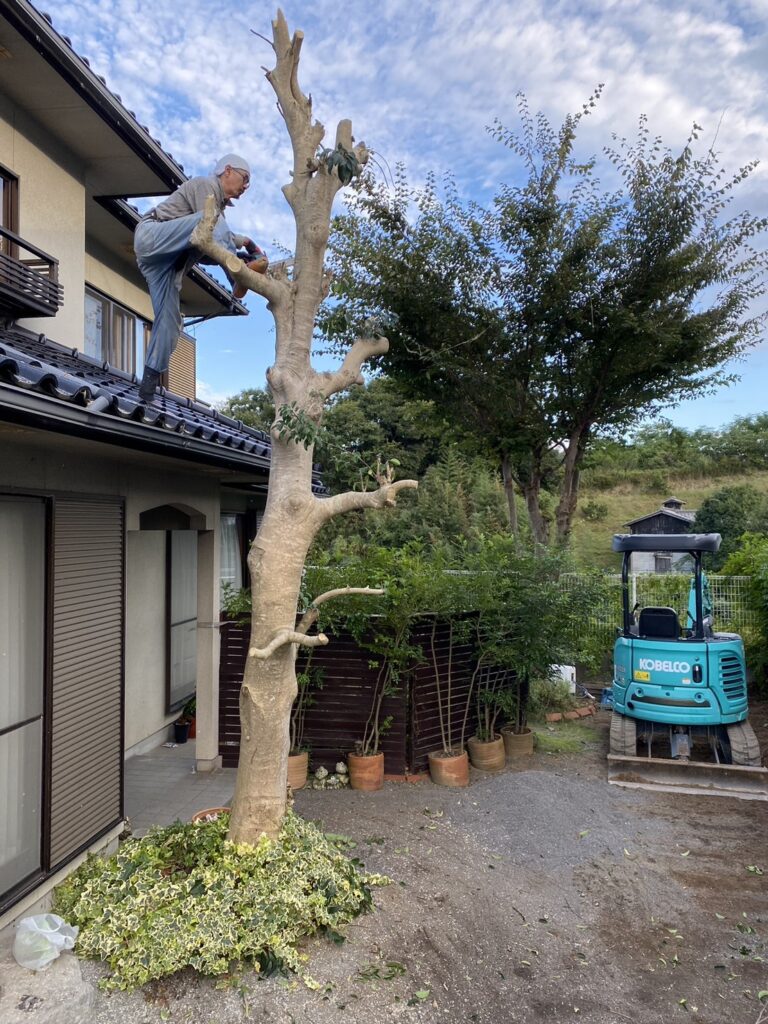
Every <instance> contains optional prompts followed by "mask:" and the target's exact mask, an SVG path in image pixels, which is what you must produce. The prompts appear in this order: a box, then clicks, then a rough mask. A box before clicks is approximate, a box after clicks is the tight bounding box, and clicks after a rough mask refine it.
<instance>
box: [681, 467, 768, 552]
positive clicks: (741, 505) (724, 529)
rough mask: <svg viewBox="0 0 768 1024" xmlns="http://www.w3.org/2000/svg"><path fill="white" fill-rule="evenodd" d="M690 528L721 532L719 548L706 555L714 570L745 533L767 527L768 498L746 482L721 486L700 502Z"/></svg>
mask: <svg viewBox="0 0 768 1024" xmlns="http://www.w3.org/2000/svg"><path fill="white" fill-rule="evenodd" d="M693 529H694V530H695V531H696V532H697V533H719V534H720V535H721V536H722V538H723V542H722V544H721V546H720V550H719V551H718V552H717V553H715V554H712V555H710V556H709V557H710V559H711V561H710V566H711V568H712V569H714V570H715V571H717V570H719V569H720V568H721V567H722V566H723V564H724V563H725V562H726V561H727V559H728V558H729V556H730V555H732V554H733V553H734V552H735V551H736V550H737V548H738V546H739V540H740V538H741V537H742V536H743V535H744V534H745V533H761V532H765V531H766V530H767V529H768V499H766V496H765V495H764V494H761V493H760V492H759V491H757V490H755V488H754V487H752V486H750V485H749V484H737V485H736V486H734V487H721V488H720V490H719V491H715V493H714V494H711V495H710V496H709V497H708V498H706V499H705V500H704V501H703V502H702V503H701V508H699V510H698V512H697V513H696V520H695V522H694V524H693Z"/></svg>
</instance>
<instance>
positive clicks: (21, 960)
mask: <svg viewBox="0 0 768 1024" xmlns="http://www.w3.org/2000/svg"><path fill="white" fill-rule="evenodd" d="M79 930H80V929H79V928H78V927H76V926H75V925H71V924H67V922H66V921H65V920H63V918H61V917H58V916H57V915H56V914H38V915H37V916H36V917H25V918H23V919H22V920H21V921H19V923H18V925H17V926H16V938H15V939H14V940H13V955H14V958H15V960H16V963H17V964H18V965H19V966H20V967H26V968H27V970H30V971H44V970H45V968H46V967H48V965H49V964H50V963H52V961H54V960H55V959H56V957H57V956H58V955H59V954H60V953H61V951H62V949H72V947H73V946H74V945H75V939H76V938H77V933H78V932H79Z"/></svg>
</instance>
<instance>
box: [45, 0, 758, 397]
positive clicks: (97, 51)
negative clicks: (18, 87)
mask: <svg viewBox="0 0 768 1024" xmlns="http://www.w3.org/2000/svg"><path fill="white" fill-rule="evenodd" d="M284 10H285V11H286V16H287V18H288V23H289V27H290V28H291V30H294V29H296V28H301V29H303V30H304V31H305V41H304V46H303V49H302V63H301V69H300V82H301V85H302V87H303V88H304V90H305V91H307V92H311V93H312V97H313V109H314V112H315V115H316V116H317V117H318V118H319V119H320V120H321V121H322V122H323V123H324V124H325V125H326V127H327V129H328V136H330V138H331V139H332V138H333V131H334V127H335V124H336V122H337V121H338V120H339V119H340V118H342V117H350V118H351V119H352V122H353V129H354V132H355V136H356V137H357V138H358V139H359V138H364V139H365V140H366V142H367V143H368V144H369V145H371V146H372V147H373V149H374V150H375V151H376V152H377V153H379V154H381V156H382V158H384V159H386V161H387V162H388V163H389V164H390V165H391V166H394V164H395V163H396V162H398V161H402V162H404V163H405V165H406V167H407V169H408V176H409V180H411V181H415V182H418V181H421V180H423V179H424V176H425V175H426V174H427V172H428V171H430V170H435V171H437V173H438V175H439V174H441V173H442V172H443V171H445V170H448V169H450V170H452V171H453V172H454V174H455V176H456V179H457V182H458V185H459V188H460V190H461V191H462V192H463V193H464V194H467V195H470V196H474V197H476V198H479V199H482V198H484V197H486V196H487V194H488V193H489V192H490V191H492V190H493V189H494V187H495V186H496V184H497V183H498V182H499V181H500V180H507V181H509V180H511V179H512V178H513V176H514V173H515V166H516V165H515V163H514V161H513V160H512V158H511V155H510V153H509V151H508V150H505V149H503V148H502V147H501V146H500V145H499V144H498V143H496V142H494V141H493V140H492V139H491V138H490V137H489V136H488V134H487V132H486V131H485V126H486V125H488V124H490V123H491V122H492V121H493V120H494V118H496V117H498V118H499V119H500V120H501V121H502V122H503V123H504V124H506V125H508V126H510V127H514V125H515V123H516V122H515V95H516V93H517V92H518V91H519V90H523V91H524V92H525V93H526V94H527V96H528V98H529V103H530V107H531V109H532V110H534V111H536V110H539V109H541V110H543V111H544V112H545V113H546V115H547V116H548V117H549V118H550V120H551V121H552V122H553V123H554V124H555V125H557V124H559V123H560V122H561V120H562V118H563V117H564V115H565V114H566V113H568V112H573V111H576V110H578V109H580V107H581V105H582V103H583V102H584V101H585V100H586V99H587V97H588V96H589V95H590V94H591V92H592V91H593V89H594V87H595V85H596V84H597V83H598V82H604V83H605V90H604V93H603V98H602V99H601V101H600V103H599V104H598V106H597V108H596V109H595V110H594V112H593V113H592V116H590V117H589V118H587V119H586V120H585V121H584V122H583V124H582V128H581V129H580V150H579V152H580V154H581V155H582V156H588V155H591V154H592V153H597V154H600V153H601V151H602V147H603V146H604V145H605V144H606V143H610V141H611V132H616V133H617V134H618V135H619V136H627V137H630V138H632V137H633V136H634V134H635V132H636V128H637V122H638V117H639V115H640V114H643V113H644V114H647V115H648V123H649V129H650V132H651V134H652V135H656V134H658V135H660V136H661V137H662V139H663V141H664V143H665V144H666V145H668V146H669V147H670V148H672V149H673V150H675V149H679V148H680V147H682V145H683V144H684V143H685V140H686V138H687V136H688V133H689V131H690V129H691V126H692V124H693V123H694V122H697V123H698V124H700V125H702V126H703V129H704V131H703V134H702V139H701V145H702V147H705V146H707V145H710V144H711V143H712V141H713V140H714V139H715V138H716V148H717V150H718V151H719V152H720V153H721V154H722V156H723V162H724V164H725V166H726V167H727V168H728V169H729V170H736V169H737V168H738V167H739V166H741V165H743V164H745V163H747V162H748V161H750V160H753V159H754V158H761V159H762V160H763V161H764V165H763V166H762V167H760V168H759V169H758V171H757V172H756V173H755V175H754V176H753V177H752V178H751V179H750V181H748V182H747V183H746V185H745V186H744V187H741V188H740V189H739V190H738V193H739V198H738V200H737V203H736V204H735V205H736V208H738V209H741V208H742V207H743V206H745V205H748V206H749V208H750V209H751V210H752V212H753V213H756V214H763V215H768V189H766V187H765V184H766V177H767V176H768V159H766V158H768V2H767V0H730V2H729V3H728V4H724V3H722V0H675V3H674V4H669V3H668V2H667V0H514V2H513V0H497V3H496V4H494V5H491V6H490V7H489V6H488V5H487V3H485V0H421V3H418V4H417V3H414V2H413V0H378V2H377V3H376V4H356V5H355V4H340V3H338V0H313V2H312V3H311V4H310V3H308V2H306V0H286V2H285V4H284ZM273 11H274V8H266V9H265V8H264V7H263V6H258V5H250V6H246V5H242V4H239V3H235V2H234V0H185V3H184V5H183V15H182V16H178V17H177V16H176V14H175V13H174V16H173V17H165V16H164V14H163V12H162V11H161V9H160V8H159V7H158V5H157V3H156V0H110V2H107V0H59V2H58V3H57V5H56V7H55V14H54V24H55V26H56V28H57V29H58V30H59V31H60V32H62V33H65V34H67V35H68V36H70V37H71V39H72V43H73V46H74V48H75V49H76V51H77V52H78V53H80V54H81V55H84V56H86V57H88V58H89V60H90V62H91V65H92V66H93V67H94V69H95V70H96V71H97V73H99V74H102V75H103V76H104V77H105V78H106V79H107V82H108V84H109V86H110V88H112V89H113V90H114V91H115V92H117V93H119V94H120V95H121V96H122V98H123V102H124V103H125V105H126V106H127V107H128V108H129V109H131V110H134V111H135V112H136V115H137V118H138V120H139V121H140V122H141V123H143V124H146V125H148V127H149V129H150V131H151V133H152V134H153V135H154V136H156V137H157V138H159V139H160V141H161V143H162V144H163V145H164V147H165V148H166V149H167V150H169V151H170V152H171V153H172V154H173V155H174V157H176V159H177V160H179V161H180V162H181V163H182V164H183V165H184V167H185V169H186V171H187V173H189V174H200V173H206V172H208V171H209V170H210V168H211V165H212V163H213V161H214V160H215V159H216V158H217V157H218V156H219V155H221V154H222V153H224V152H227V151H230V150H234V151H240V152H242V153H243V154H244V155H245V156H247V157H249V158H250V160H251V163H252V167H253V169H254V175H253V184H252V186H251V188H250V190H249V191H248V193H247V194H246V195H245V196H244V197H243V199H242V200H241V201H240V202H239V204H238V205H237V207H236V208H235V209H234V210H233V211H232V213H231V214H230V216H229V218H228V219H229V221H230V223H231V225H232V226H233V228H235V229H240V230H242V231H245V232H248V233H250V234H252V236H253V237H254V238H255V239H256V240H257V241H259V242H260V243H261V244H264V245H266V247H267V249H268V251H269V252H270V255H271V256H273V258H274V257H276V256H277V255H278V253H277V251H276V250H275V249H274V248H273V247H272V243H273V242H278V241H279V242H281V243H282V244H284V245H285V246H287V247H288V248H289V249H290V248H291V247H292V245H293V222H292V218H291V216H290V211H289V210H288V208H287V205H286V203H285V200H284V198H283V196H282V194H281V191H280V189H281V187H282V186H283V185H284V184H285V183H286V182H287V181H288V180H289V172H290V168H291V152H290V146H289V144H288V141H287V138H286V135H285V130H284V126H283V124H282V120H281V118H280V116H279V114H278V112H277V110H276V107H275V100H274V95H273V93H272V90H271V88H270V86H269V84H268V83H267V82H266V81H265V78H264V73H263V70H262V65H265V66H272V64H273V54H272V52H271V49H270V47H269V45H268V43H266V42H265V41H264V40H262V39H259V38H257V37H256V36H255V35H253V33H252V31H251V30H252V29H254V30H256V31H258V32H260V33H262V34H263V35H265V36H271V28H270V18H271V16H272V12H273ZM204 386H205V385H202V384H201V392H202V389H203V388H204ZM233 390H239V388H238V387H233Z"/></svg>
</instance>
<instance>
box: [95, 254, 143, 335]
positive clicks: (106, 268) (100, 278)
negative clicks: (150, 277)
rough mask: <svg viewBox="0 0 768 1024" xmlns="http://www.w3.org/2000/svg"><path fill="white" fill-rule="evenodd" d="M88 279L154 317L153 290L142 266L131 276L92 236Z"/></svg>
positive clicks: (133, 309) (117, 298) (140, 313)
mask: <svg viewBox="0 0 768 1024" xmlns="http://www.w3.org/2000/svg"><path fill="white" fill-rule="evenodd" d="M85 283H86V284H88V285H90V287H91V288H95V289H96V290H97V291H100V292H103V293H104V294H105V295H108V296H109V297H110V298H111V299H114V300H115V302H119V303H120V304H121V305H122V306H125V307H126V308H128V309H130V310H131V311H132V312H133V313H136V315H137V316H140V317H143V318H144V319H145V320H147V321H149V322H151V321H152V319H153V317H152V303H151V302H150V301H149V292H148V290H147V286H146V284H145V283H144V279H143V278H142V277H141V275H140V274H139V271H138V268H137V269H136V271H135V276H134V278H133V279H131V280H129V279H128V278H127V277H126V275H125V269H124V268H117V267H115V266H114V260H113V258H112V257H111V256H110V254H109V253H106V252H104V250H103V249H102V248H101V247H100V246H98V245H97V244H96V243H95V242H93V241H92V240H89V242H88V251H87V252H86V254H85ZM138 340H139V339H137V341H138Z"/></svg>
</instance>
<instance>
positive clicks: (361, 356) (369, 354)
mask: <svg viewBox="0 0 768 1024" xmlns="http://www.w3.org/2000/svg"><path fill="white" fill-rule="evenodd" d="M388 350H389V341H388V340H387V339H386V338H358V339H357V340H356V341H355V342H354V343H353V344H352V347H351V348H350V350H349V352H347V354H346V356H345V357H344V362H343V363H342V364H341V366H340V367H339V368H338V370H328V371H326V372H324V373H318V374H317V377H316V380H315V383H314V384H313V386H312V390H313V391H317V392H318V393H319V394H321V395H322V396H323V398H330V396H331V395H335V394H337V393H338V392H339V391H346V389H347V388H349V387H351V386H352V385H353V384H363V383H364V379H363V375H362V373H361V370H362V367H363V364H364V363H367V362H368V360H369V359H372V358H373V357H374V356H380V355H383V354H384V353H385V352H387V351H388Z"/></svg>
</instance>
